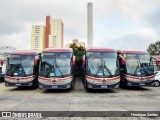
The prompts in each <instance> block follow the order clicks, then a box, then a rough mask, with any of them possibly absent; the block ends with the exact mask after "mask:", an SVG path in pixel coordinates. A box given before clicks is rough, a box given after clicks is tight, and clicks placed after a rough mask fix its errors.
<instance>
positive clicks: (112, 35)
mask: <svg viewBox="0 0 160 120" xmlns="http://www.w3.org/2000/svg"><path fill="white" fill-rule="evenodd" d="M90 1H91V2H93V6H94V7H93V8H94V26H95V27H94V28H95V29H94V43H98V45H99V46H100V45H101V46H103V45H104V43H103V42H99V41H101V40H102V41H105V39H104V38H107V41H108V42H109V45H110V46H111V47H112V46H114V47H117V48H121V47H122V46H123V44H122V42H118V43H117V44H116V46H115V42H111V41H115V40H119V41H121V40H122V41H127V42H128V43H129V40H127V39H130V41H131V40H133V41H134V40H135V42H134V44H135V45H133V46H135V47H133V48H135V49H136V48H139V47H141V48H146V47H147V45H148V44H149V43H150V42H152V40H156V39H157V40H158V35H159V33H160V23H159V21H160V16H159V12H160V8H159V4H160V1H159V0H154V1H153V0H141V1H140V0H45V1H44V0H23V1H22V0H2V1H1V4H0V8H1V11H0V14H1V16H0V41H1V43H2V44H1V45H0V46H2V45H9V44H10V41H11V40H13V41H14V44H15V45H14V44H13V46H16V47H18V48H19V49H30V39H31V26H32V25H41V24H42V25H43V24H45V16H46V15H50V16H51V17H52V18H53V19H54V18H60V19H62V21H63V23H64V41H65V43H68V42H71V40H72V39H74V38H77V39H79V40H80V41H84V42H86V39H87V24H86V23H87V21H86V20H87V13H86V11H87V2H90ZM132 37H133V38H132ZM123 39H124V40H123ZM138 39H141V41H143V42H146V43H145V44H143V45H144V46H139V45H138ZM136 40H137V42H136ZM149 40H150V41H149ZM22 41H23V42H22ZM23 43H25V44H26V46H23ZM100 43H101V44H100ZM123 43H125V42H123ZM21 44H22V45H21ZM96 45H97V44H96ZM136 45H137V46H139V47H136Z"/></svg>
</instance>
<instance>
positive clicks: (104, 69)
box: [82, 48, 120, 89]
mask: <svg viewBox="0 0 160 120" xmlns="http://www.w3.org/2000/svg"><path fill="white" fill-rule="evenodd" d="M83 65H84V70H85V72H84V77H83V79H82V80H83V82H84V85H85V88H86V89H107V88H118V87H119V82H120V74H119V63H118V60H117V53H116V51H115V50H114V49H107V48H88V49H87V50H86V55H85V56H83Z"/></svg>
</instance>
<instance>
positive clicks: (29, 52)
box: [11, 50, 40, 55]
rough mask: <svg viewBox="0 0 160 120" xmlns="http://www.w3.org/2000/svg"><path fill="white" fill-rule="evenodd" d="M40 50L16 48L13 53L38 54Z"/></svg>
mask: <svg viewBox="0 0 160 120" xmlns="http://www.w3.org/2000/svg"><path fill="white" fill-rule="evenodd" d="M39 53H40V52H38V51H35V50H16V51H14V52H11V55H13V54H19V55H36V54H39Z"/></svg>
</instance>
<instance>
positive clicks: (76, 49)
mask: <svg viewBox="0 0 160 120" xmlns="http://www.w3.org/2000/svg"><path fill="white" fill-rule="evenodd" d="M69 47H70V48H72V49H73V53H74V55H75V56H76V61H77V62H82V57H83V55H85V52H86V49H85V47H83V46H77V45H76V44H75V43H72V44H71V45H70V46H69Z"/></svg>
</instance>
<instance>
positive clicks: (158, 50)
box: [147, 40, 160, 55]
mask: <svg viewBox="0 0 160 120" xmlns="http://www.w3.org/2000/svg"><path fill="white" fill-rule="evenodd" d="M147 51H148V52H149V53H150V54H151V55H159V54H160V41H159V40H158V41H157V42H155V43H151V44H150V45H149V46H148V48H147Z"/></svg>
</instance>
